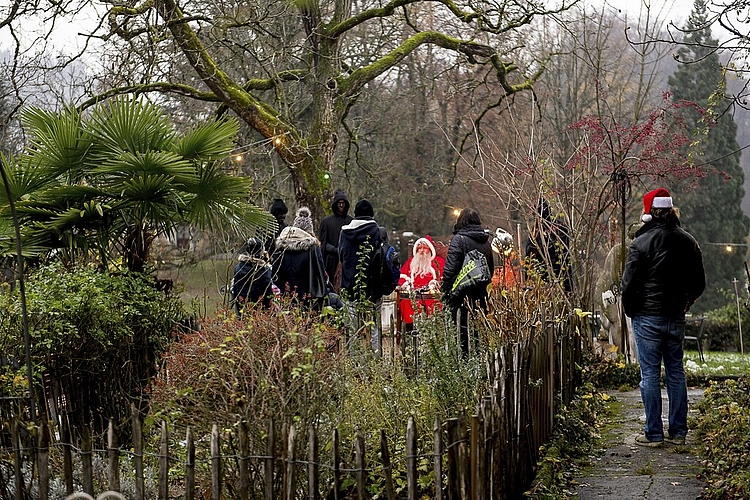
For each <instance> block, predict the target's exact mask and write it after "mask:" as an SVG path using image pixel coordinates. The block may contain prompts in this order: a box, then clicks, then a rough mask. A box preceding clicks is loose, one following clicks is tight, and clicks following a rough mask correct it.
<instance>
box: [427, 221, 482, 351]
mask: <svg viewBox="0 0 750 500" xmlns="http://www.w3.org/2000/svg"><path fill="white" fill-rule="evenodd" d="M453 235H454V236H453V238H451V243H450V246H449V247H448V255H447V257H446V259H445V267H444V268H443V282H442V284H441V286H440V289H441V291H442V292H443V297H444V298H449V300H447V303H446V306H447V307H449V308H450V310H451V315H452V317H453V321H456V316H457V314H458V313H459V312H460V313H461V318H460V324H459V334H460V340H461V349H462V350H463V352H464V353H468V352H469V317H468V314H469V310H470V309H474V308H476V307H481V308H483V309H486V308H487V287H486V286H476V287H473V288H470V289H469V290H467V291H466V293H465V294H462V295H461V296H458V297H453V296H452V295H451V290H453V283H454V282H455V281H456V278H457V277H458V274H459V272H460V271H461V268H462V267H463V263H464V257H465V256H466V254H467V253H469V252H470V251H471V250H479V251H480V252H482V253H483V254H484V256H485V257H486V259H487V265H488V266H489V268H490V269H489V270H490V276H492V275H493V274H494V272H495V261H494V257H493V255H492V244H491V243H490V231H489V230H488V229H485V228H484V227H482V219H481V218H480V216H479V212H477V211H476V210H473V209H471V208H464V209H463V210H461V213H460V214H459V216H458V219H457V220H456V224H455V226H454V228H453ZM444 300H446V299H444Z"/></svg>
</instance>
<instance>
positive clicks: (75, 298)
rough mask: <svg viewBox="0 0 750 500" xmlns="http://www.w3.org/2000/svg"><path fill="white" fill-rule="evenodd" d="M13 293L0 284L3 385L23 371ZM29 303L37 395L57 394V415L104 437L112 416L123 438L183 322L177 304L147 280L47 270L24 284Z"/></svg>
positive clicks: (18, 313) (136, 276) (181, 309)
mask: <svg viewBox="0 0 750 500" xmlns="http://www.w3.org/2000/svg"><path fill="white" fill-rule="evenodd" d="M18 290H19V287H15V289H14V290H13V291H11V287H10V286H9V285H8V284H3V285H0V310H2V311H3V314H2V315H1V316H0V352H2V353H3V355H4V356H5V357H6V358H8V360H9V361H10V362H11V365H10V366H6V367H5V368H4V369H3V370H4V372H5V375H6V378H7V376H9V371H10V370H12V369H13V366H14V365H15V366H16V367H18V366H19V365H25V349H24V335H23V323H22V314H21V304H20V300H19V293H18ZM26 302H27V311H28V320H29V336H30V340H31V362H32V365H33V366H32V368H33V373H34V376H35V385H36V390H37V394H42V392H41V386H42V384H44V387H45V389H44V391H45V392H44V393H45V394H53V393H57V392H53V387H54V391H59V394H60V395H61V396H63V397H64V401H65V404H66V406H65V408H61V409H59V410H62V411H65V412H66V413H68V418H69V420H70V422H71V427H72V428H73V429H75V430H80V429H81V428H82V426H83V424H90V425H92V431H93V432H94V433H97V432H103V431H104V430H105V429H106V426H107V421H106V419H107V418H109V417H112V418H114V419H115V421H116V422H118V424H122V425H118V427H119V428H120V430H121V437H122V438H125V439H126V438H127V436H129V432H128V429H129V427H130V426H129V423H128V421H129V416H130V405H131V403H136V404H139V405H142V403H141V400H142V398H144V396H145V393H146V391H147V388H148V385H149V383H150V380H151V377H152V376H153V375H154V373H155V372H156V365H157V362H158V361H159V359H160V357H161V354H162V353H163V352H164V351H165V350H166V348H167V347H168V345H169V343H170V342H171V340H172V338H173V334H174V333H175V332H176V331H177V327H178V325H179V323H180V322H181V321H182V320H184V319H185V318H186V313H185V310H184V307H183V305H182V303H181V301H180V300H179V298H177V297H176V296H172V295H169V294H165V293H163V292H160V291H158V290H157V289H156V288H155V286H154V281H153V279H152V278H150V277H148V276H145V275H141V274H119V275H110V274H108V273H103V272H100V271H98V270H96V269H94V268H76V269H73V270H66V269H64V268H63V267H62V266H60V265H59V264H50V265H46V266H43V267H41V268H39V269H38V270H36V271H34V272H32V273H30V274H29V276H28V277H27V279H26ZM60 399H63V398H60ZM37 400H38V401H39V400H43V398H39V397H37ZM40 409H41V410H44V406H43V405H42V407H41V408H40Z"/></svg>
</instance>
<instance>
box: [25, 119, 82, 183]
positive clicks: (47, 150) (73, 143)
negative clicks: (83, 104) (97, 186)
mask: <svg viewBox="0 0 750 500" xmlns="http://www.w3.org/2000/svg"><path fill="white" fill-rule="evenodd" d="M21 121H22V123H24V125H25V127H26V131H27V134H28V136H29V141H30V145H29V147H28V148H27V150H26V153H25V154H24V155H22V156H23V158H22V159H21V162H23V163H25V164H27V165H29V166H31V167H33V168H37V169H41V168H43V169H44V170H46V171H47V172H48V176H66V177H67V178H68V180H69V182H77V181H78V180H79V179H80V177H81V175H82V172H81V169H82V168H83V165H84V159H85V157H86V154H87V152H88V150H89V146H90V144H89V143H88V142H87V141H86V139H85V137H84V133H83V128H82V123H81V115H80V114H79V113H78V112H77V111H76V110H75V109H74V108H72V107H66V108H65V109H64V110H63V111H61V112H60V113H49V112H47V111H44V110H42V109H40V108H34V107H30V108H26V109H24V110H22V112H21Z"/></svg>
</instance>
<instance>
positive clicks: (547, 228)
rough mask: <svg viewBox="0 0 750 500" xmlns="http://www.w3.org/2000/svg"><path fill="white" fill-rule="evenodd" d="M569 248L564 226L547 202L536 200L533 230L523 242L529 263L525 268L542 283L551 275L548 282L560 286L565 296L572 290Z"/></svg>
mask: <svg viewBox="0 0 750 500" xmlns="http://www.w3.org/2000/svg"><path fill="white" fill-rule="evenodd" d="M569 248H570V235H569V234H568V228H567V226H566V225H565V224H563V223H562V222H560V221H559V220H557V219H554V218H553V217H552V215H551V213H550V209H549V204H548V203H547V200H545V199H544V198H539V206H538V214H537V219H536V221H535V222H534V229H533V230H532V232H531V235H530V236H529V239H528V240H527V241H526V257H527V258H528V259H529V267H531V268H534V269H535V270H536V272H537V273H538V275H539V277H540V278H541V279H542V280H544V281H549V280H550V273H549V271H551V274H552V279H553V280H554V281H557V282H559V283H561V284H562V285H563V288H564V289H565V291H566V292H570V291H571V290H572V289H573V287H572V280H571V276H570V259H569V258H568V251H569Z"/></svg>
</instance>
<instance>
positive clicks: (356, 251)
mask: <svg viewBox="0 0 750 500" xmlns="http://www.w3.org/2000/svg"><path fill="white" fill-rule="evenodd" d="M374 215H375V212H374V210H373V208H372V204H371V203H370V202H369V201H368V200H366V199H362V200H360V201H358V202H357V204H356V205H355V206H354V219H352V221H351V222H350V223H349V224H347V225H345V226H343V227H342V228H341V234H340V236H339V245H338V247H339V258H340V260H341V291H342V294H343V296H344V297H345V299H346V302H347V304H348V307H349V310H350V311H351V316H352V319H353V320H354V321H355V322H356V325H360V324H363V322H372V324H373V326H372V331H371V340H372V348H373V350H374V351H375V352H376V353H378V354H379V353H380V347H381V346H380V306H381V305H382V299H383V294H382V293H381V292H379V290H380V286H379V283H378V282H377V280H379V279H380V276H379V275H376V274H374V273H375V270H373V269H370V263H371V262H372V259H373V255H374V253H375V248H376V246H377V245H378V244H379V243H380V242H381V241H382V242H386V243H387V242H388V233H387V231H386V230H385V228H383V227H380V226H379V225H378V223H377V221H375V219H374V218H373V217H374ZM363 268H364V272H361V271H360V269H363ZM362 300H364V301H366V302H368V303H370V304H372V307H369V308H365V307H363V306H362V305H359V307H358V304H361V302H362ZM365 309H366V310H365ZM357 312H359V313H360V314H357ZM354 331H359V328H358V327H357V328H354Z"/></svg>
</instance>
